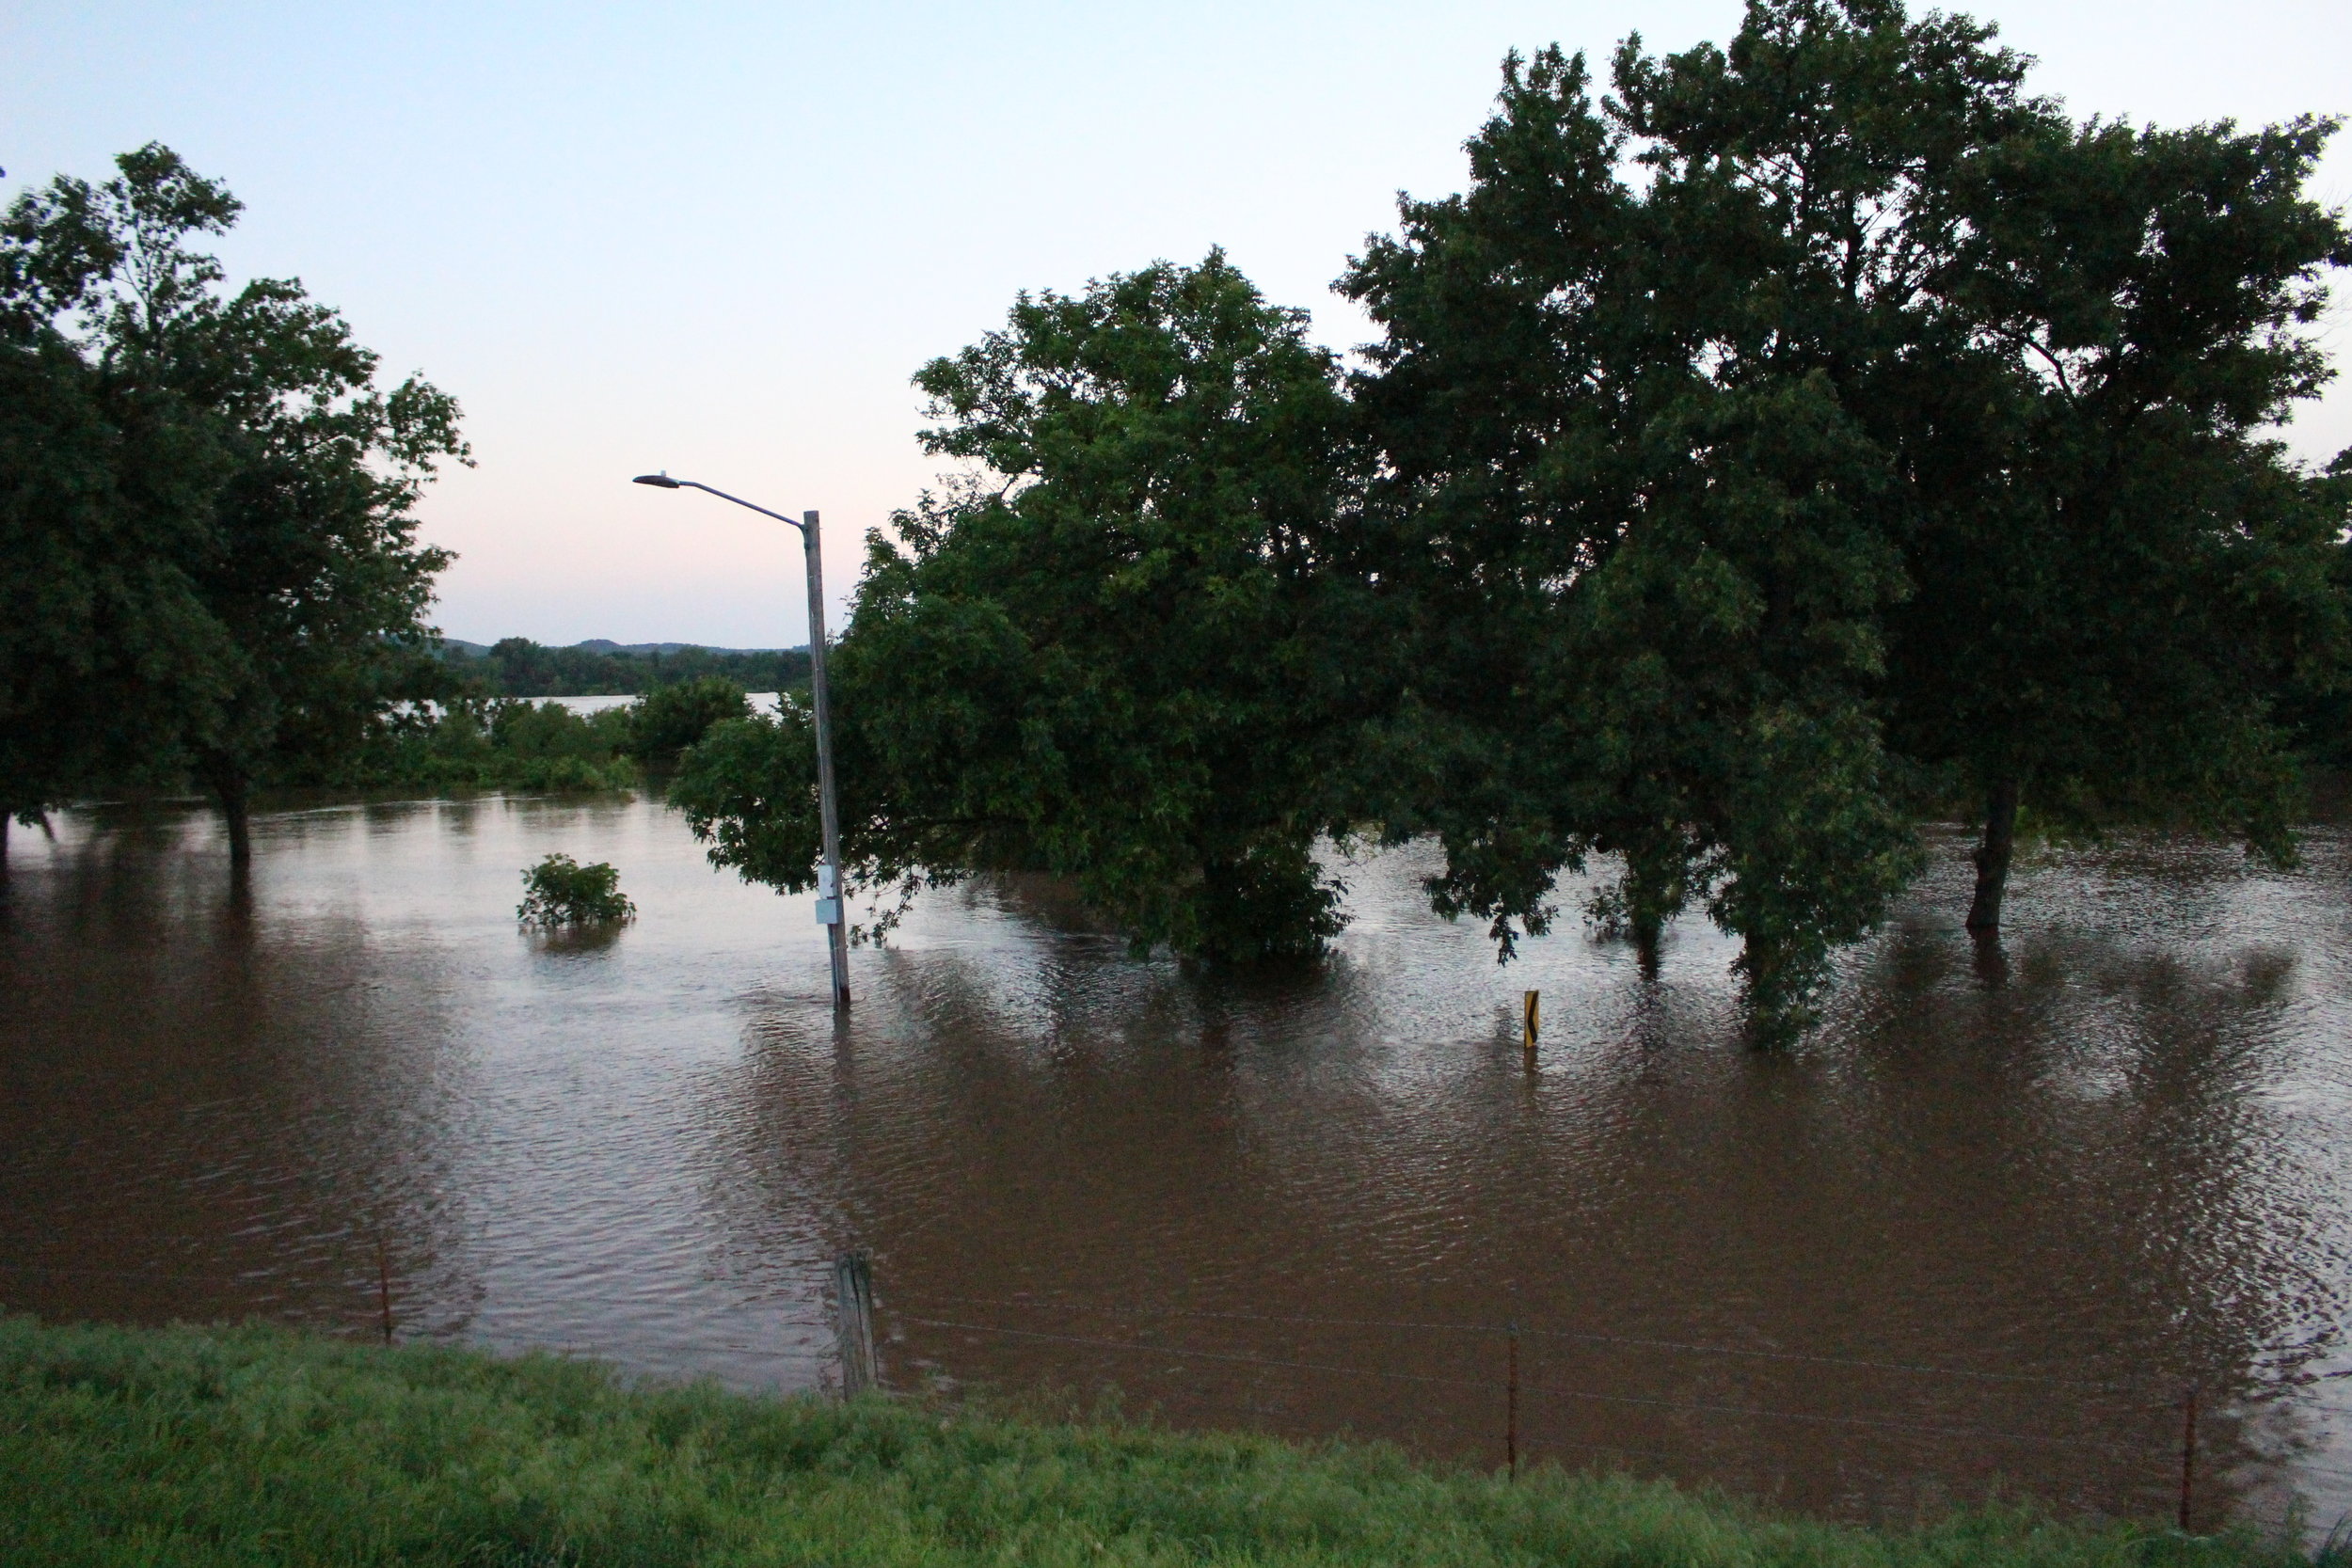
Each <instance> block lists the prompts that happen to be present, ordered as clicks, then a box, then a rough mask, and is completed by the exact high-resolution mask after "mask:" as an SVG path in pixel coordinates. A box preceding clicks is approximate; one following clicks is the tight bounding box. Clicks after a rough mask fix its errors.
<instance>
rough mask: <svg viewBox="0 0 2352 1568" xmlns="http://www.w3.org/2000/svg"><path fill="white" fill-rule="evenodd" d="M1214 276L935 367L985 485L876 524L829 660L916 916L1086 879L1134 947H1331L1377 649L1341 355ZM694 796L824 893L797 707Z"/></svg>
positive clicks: (704, 769) (787, 878) (871, 842)
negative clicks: (884, 532)
mask: <svg viewBox="0 0 2352 1568" xmlns="http://www.w3.org/2000/svg"><path fill="white" fill-rule="evenodd" d="M1305 334H1306V318H1305V316H1304V314H1303V312H1300V311H1296V310H1290V309H1279V308H1276V307H1272V306H1269V305H1267V304H1266V303H1265V302H1264V301H1263V299H1262V298H1261V297H1260V296H1259V294H1258V293H1257V291H1256V290H1255V289H1254V288H1252V287H1251V286H1250V285H1249V283H1248V280H1247V279H1245V278H1244V277H1242V276H1241V274H1240V273H1238V272H1237V271H1235V270H1234V268H1233V267H1232V264H1231V263H1229V262H1228V261H1226V260H1225V258H1224V257H1223V255H1222V254H1220V253H1216V252H1212V253H1211V254H1210V256H1209V257H1208V258H1207V260H1206V261H1202V262H1201V263H1200V265H1198V266H1190V267H1186V266H1174V265H1168V264H1166V263H1162V264H1158V265H1154V266H1152V267H1148V268H1145V269H1144V270H1142V271H1140V272H1137V273H1135V274H1132V275H1128V276H1120V277H1111V278H1108V279H1106V280H1104V281H1102V282H1099V283H1096V284H1093V285H1090V286H1089V288H1088V289H1087V290H1086V291H1085V292H1084V293H1081V294H1076V295H1061V294H1056V293H1041V294H1039V295H1037V296H1035V297H1031V296H1028V295H1024V296H1022V298H1021V299H1020V301H1019V302H1018V303H1017V304H1016V305H1015V306H1014V308H1013V309H1012V312H1011V315H1010V318H1009V323H1008V325H1007V326H1006V328H1005V329H1004V330H1003V331H1001V332H993V333H991V334H989V335H988V336H987V337H986V338H985V339H983V340H982V341H980V342H978V343H977V344H975V345H973V346H972V347H970V348H967V349H965V350H964V351H963V352H962V353H961V354H959V355H956V356H953V357H950V358H944V359H939V360H935V361H933V362H932V363H931V364H930V365H929V366H927V367H925V368H924V370H923V372H921V374H920V375H918V376H917V377H916V382H917V385H919V386H920V387H921V388H923V390H924V391H925V392H927V393H928V394H930V398H931V400H932V407H933V410H934V415H935V417H936V418H938V419H939V420H941V423H940V424H939V425H938V426H937V427H936V428H934V429H932V430H930V431H928V432H927V433H926V434H925V436H924V441H925V445H926V448H927V450H929V451H931V452H933V453H936V454H939V455H943V456H948V457H952V458H956V459H960V460H962V461H963V462H964V463H966V464H967V465H968V466H969V467H968V470H967V471H966V472H965V474H963V475H962V476H961V479H960V480H959V481H958V482H957V483H954V484H953V485H952V486H951V487H950V488H949V490H948V491H947V493H946V495H944V496H929V497H926V498H925V499H924V501H923V503H922V504H921V505H920V506H918V507H917V508H915V509H914V510H913V511H911V512H906V513H902V514H900V515H898V517H897V519H896V532H897V536H898V537H897V540H896V541H895V542H894V541H890V540H886V539H884V538H882V537H881V536H879V535H877V536H876V537H875V538H874V539H873V540H872V542H871V546H870V548H869V553H868V559H867V565H866V577H865V578H864V580H863V581H862V582H861V584H860V585H859V588H858V593H857V598H856V603H855V613H854V617H853V619H852V622H851V624H850V630H849V632H848V634H847V635H846V636H845V637H844V638H843V639H842V641H841V643H840V646H839V648H838V650H837V651H836V653H835V654H834V658H833V661H832V665H831V670H832V674H833V681H834V715H835V723H836V725H837V730H838V733H837V744H838V748H839V749H838V753H837V755H838V759H839V776H840V780H841V789H842V795H843V811H842V824H843V841H844V855H845V858H846V860H847V861H848V863H849V865H850V870H851V873H852V875H853V877H854V878H856V879H859V880H862V881H864V882H865V883H866V884H869V885H883V884H897V885H899V886H901V887H903V888H905V889H906V890H907V891H909V892H910V893H911V892H912V891H913V890H914V888H916V887H918V886H920V885H921V884H922V883H923V882H924V881H925V880H937V879H954V878H956V877H959V876H961V875H964V874H966V873H970V872H974V871H982V870H1009V869H1022V870H1038V871H1045V872H1050V873H1053V874H1056V875H1059V876H1062V877H1066V878H1069V879H1072V880H1073V882H1074V883H1075V884H1076V886H1077V887H1078V888H1079V889H1080V891H1081V892H1082V894H1083V895H1085V896H1086V897H1087V898H1088V899H1089V901H1090V902H1091V903H1092V904H1093V905H1094V906H1095V907H1096V908H1097V909H1098V910H1100V911H1104V913H1106V914H1107V915H1109V916H1110V917H1111V918H1113V919H1115V920H1116V921H1118V922H1119V924H1120V927H1121V928H1123V929H1124V930H1125V931H1126V932H1127V933H1128V934H1129V936H1130V937H1131V938H1132V939H1133V941H1134V942H1136V944H1137V946H1138V947H1146V946H1149V945H1151V944H1153V943H1157V942H1166V943H1168V944H1170V945H1171V946H1172V947H1173V948H1174V949H1175V950H1176V951H1178V952H1180V953H1185V954H1197V955H1201V956H1205V957H1212V958H1231V959H1248V958H1265V957H1276V956H1281V955H1290V954H1303V953H1310V952H1312V951H1315V950H1316V949H1318V948H1319V947H1320V945H1321V943H1322V942H1323V941H1324V940H1325V939H1326V938H1327V936H1328V935H1329V934H1330V933H1332V932H1333V931H1335V930H1336V929H1337V928H1338V927H1339V916H1338V913H1337V908H1336V906H1337V901H1338V896H1339V892H1340V889H1339V886H1338V884H1337V883H1336V882H1334V881H1333V880H1332V879H1330V877H1329V876H1328V875H1327V873H1326V872H1325V871H1323V870H1322V869H1320V868H1319V867H1318V865H1317V863H1316V861H1315V859H1314V856H1313V853H1312V849H1313V846H1314V843H1315V841H1316V839H1317V837H1318V835H1321V834H1325V833H1335V834H1343V833H1345V832H1347V831H1348V829H1349V826H1350V824H1351V822H1352V821H1353V820H1354V816H1353V808H1354V804H1355V802H1354V801H1353V800H1351V799H1350V784H1349V781H1350V780H1352V779H1353V778H1354V777H1355V765H1356V760H1357V755H1358V745H1357V731H1358V728H1359V724H1360V721H1361V718H1362V716H1363V715H1364V714H1365V713H1367V712H1369V711H1371V710H1372V709H1373V708H1374V707H1375V706H1376V704H1377V701H1378V698H1377V697H1376V694H1375V691H1376V688H1377V686H1378V683H1379V680H1380V675H1379V670H1380V667H1381V663H1382V659H1381V657H1380V656H1379V654H1378V652H1377V649H1376V647H1375V646H1374V645H1372V644H1371V643H1370V642H1369V641H1368V640H1367V639H1366V638H1365V636H1364V635H1363V630H1364V628H1363V618H1364V616H1365V615H1366V613H1367V612H1368V597H1369V596H1368V594H1366V593H1365V592H1364V591H1363V589H1362V587H1361V586H1360V584H1361V580H1362V576H1361V572H1360V571H1359V569H1358V568H1357V567H1356V565H1355V564H1354V562H1352V559H1351V553H1350V552H1351V548H1352V544H1351V540H1350V538H1349V536H1348V534H1347V533H1346V531H1344V530H1343V527H1342V525H1341V523H1340V522H1339V520H1338V519H1339V518H1340V517H1341V515H1342V513H1343V500H1344V499H1345V492H1346V487H1347V484H1348V482H1349V475H1350V472H1351V463H1350V458H1349V449H1348V444H1347V443H1348V436H1347V410H1346V406H1345V404H1344V403H1343V399H1342V396H1341V394H1340V391H1339V386H1338V381H1339V372H1338V368H1337V366H1336V365H1335V363H1334V362H1333V360H1332V357H1331V356H1329V355H1328V354H1327V353H1326V352H1325V351H1323V350H1321V349H1319V348H1316V347H1314V346H1313V345H1311V343H1309V342H1308V341H1307V340H1306V335H1305ZM673 799H674V800H677V801H678V802H679V803H680V804H681V805H683V806H684V807H685V809H686V810H687V812H688V814H689V816H690V819H691V821H692V822H693V824H694V826H695V828H696V831H697V832H702V833H704V834H705V835H707V836H709V837H711V838H712V839H713V840H714V841H715V844H716V847H715V848H714V850H713V858H714V860H717V861H718V862H720V863H723V864H732V865H736V866H738V867H739V868H741V870H742V871H743V873H744V874H745V875H746V876H748V877H754V878H757V879H762V880H766V881H770V882H773V883H776V884H778V885H780V886H785V887H790V888H803V887H806V886H808V885H810V883H811V880H812V879H813V876H814V872H813V866H814V863H815V862H816V860H817V843H818V829H817V810H816V800H815V761H814V745H813V740H812V738H811V736H810V733H809V729H808V719H807V714H806V710H805V709H804V708H803V707H801V706H798V705H793V706H789V707H787V710H786V711H785V713H784V714H783V715H782V716H781V718H780V719H779V720H778V721H772V722H771V721H765V720H751V721H737V722H732V723H723V724H720V725H718V726H716V727H715V728H714V729H713V730H712V731H711V732H710V734H709V735H708V736H707V737H706V738H705V739H704V740H703V742H702V743H701V744H699V745H698V746H696V747H695V748H694V749H693V750H692V751H691V752H689V753H688V754H687V756H686V759H685V762H684V764H683V767H682V769H681V772H680V774H679V777H678V779H677V782H676V784H675V787H674V791H673Z"/></svg>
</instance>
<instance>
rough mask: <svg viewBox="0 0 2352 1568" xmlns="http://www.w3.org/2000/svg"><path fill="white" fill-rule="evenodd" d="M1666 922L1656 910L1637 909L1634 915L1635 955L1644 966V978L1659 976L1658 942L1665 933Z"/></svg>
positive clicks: (1653, 978) (1650, 978)
mask: <svg viewBox="0 0 2352 1568" xmlns="http://www.w3.org/2000/svg"><path fill="white" fill-rule="evenodd" d="M1665 929H1666V923H1665V922H1664V921H1663V920H1661V919H1660V918H1659V915H1658V912H1657V911H1655V910H1637V911H1635V912H1634V915H1633V956H1634V958H1636V959H1637V960H1639V962H1640V963H1641V966H1642V978H1643V979H1645V980H1655V979H1657V978H1658V942H1659V939H1660V938H1661V936H1662V935H1663V934H1664V933H1665Z"/></svg>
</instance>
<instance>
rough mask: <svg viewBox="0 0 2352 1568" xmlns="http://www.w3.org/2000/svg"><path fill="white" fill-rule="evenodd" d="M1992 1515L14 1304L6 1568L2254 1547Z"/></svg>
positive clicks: (1921, 1558)
mask: <svg viewBox="0 0 2352 1568" xmlns="http://www.w3.org/2000/svg"><path fill="white" fill-rule="evenodd" d="M2296 1561H2299V1559H2296V1558H2294V1557H2292V1556H2289V1555H2287V1554H2285V1553H2283V1552H2279V1551H2272V1550H2267V1549H2265V1548H2264V1547H2262V1546H2260V1545H2259V1544H2256V1543H2254V1542H2253V1541H2251V1540H2250V1539H2249V1540H2216V1541H2193V1540H2184V1539H2181V1538H2179V1537H2175V1536H2171V1535H2169V1534H2167V1533H2165V1532H2161V1531H2158V1530H2155V1529H2153V1528H2125V1527H2120V1526H2119V1527H2108V1528H2094V1527H2073V1526H2059V1525H2055V1524H2051V1523H2048V1522H2046V1521H2040V1520H2036V1519H2034V1518H2032V1517H2029V1516H2026V1515H2023V1514H2003V1513H1977V1514H1970V1515H1964V1516H1961V1517H1956V1518H1953V1519H1950V1520H1947V1521H1945V1522H1942V1523H1940V1524H1937V1525H1934V1526H1931V1527H1927V1528H1920V1529H1917V1530H1914V1531H1908V1532H1899V1533H1887V1532H1873V1531H1867V1530H1862V1529H1855V1528H1844V1527H1838V1526H1831V1525H1821V1524H1810V1523H1803V1522H1795V1521H1775V1520H1771V1519H1765V1518H1761V1517H1757V1516H1753V1515H1750V1514H1748V1513H1744V1512H1742V1511H1741V1510H1739V1509H1737V1508H1734V1507H1731V1506H1728V1505H1724V1504H1721V1503H1716V1502H1710V1501H1706V1500H1703V1499H1699V1498H1694V1497H1691V1496H1689V1495H1687V1494H1683V1493H1679V1492H1677V1491H1675V1490H1673V1489H1671V1488H1668V1487H1664V1486H1661V1485H1652V1484H1645V1483H1638V1482H1633V1481H1625V1480H1614V1479H1599V1478H1575V1477H1567V1476H1563V1475H1559V1474H1556V1473H1549V1472H1547V1473H1542V1474H1538V1475H1535V1476H1533V1477H1530V1478H1523V1479H1522V1480H1521V1481H1518V1483H1517V1484H1516V1485H1514V1484H1510V1483H1506V1482H1504V1481H1500V1480H1498V1479H1495V1478H1491V1477H1484V1476H1469V1475H1460V1474H1453V1475H1449V1474H1443V1473H1439V1472H1436V1471H1432V1470H1430V1469H1427V1468H1424V1467H1421V1466H1417V1465H1412V1464H1409V1463H1407V1462H1406V1461H1405V1460H1403V1459H1401V1458H1399V1457H1397V1456H1395V1455H1393V1454H1391V1453H1389V1452H1386V1451H1383V1450H1379V1449H1343V1448H1329V1449H1302V1448H1298V1447H1295V1446H1291V1445H1287V1444H1282V1443H1278V1442H1272V1441H1266V1440H1262V1439H1255V1438H1245V1437H1225V1436H1179V1435H1174V1434H1170V1433H1159V1432H1152V1431H1147V1430H1138V1429H1133V1428H1120V1427H1085V1426H1067V1425H1054V1424H1047V1423H1027V1422H1018V1421H1009V1420H1000V1419H990V1418H967V1417H962V1416H947V1415H945V1414H944V1413H942V1412H940V1411H936V1410H930V1411H927V1410H923V1409H919V1408H915V1407H913V1406H910V1405H900V1404H888V1403H883V1402H873V1403H870V1404H865V1405H861V1406H858V1407H854V1408H849V1409H844V1408H841V1407H839V1406H834V1405H826V1404H821V1403H818V1402H814V1401H809V1400H773V1399H755V1398H746V1397H742V1396H738V1395H730V1394H724V1393H720V1392H718V1391H715V1390H713V1389H709V1388H705V1387H696V1388H683V1389H679V1388H667V1389H650V1390H632V1389H629V1388H627V1387H624V1386H620V1385H618V1384H616V1383H615V1382H614V1381H613V1380H612V1379H611V1378H609V1377H607V1376H605V1375H604V1374H602V1373H600V1372H598V1371H597V1370H594V1369H592V1368H588V1367H584V1366H580V1365H577V1364H569V1363H564V1362H559V1361H553V1360H547V1359H542V1358H535V1357H534V1358H527V1359H523V1360H516V1361H501V1360H497V1359H494V1358H491V1357H488V1356H485V1355H480V1354H469V1353H463V1352H455V1351H445V1350H430V1349H422V1348H404V1349H400V1350H393V1351H385V1350H379V1349H374V1348H371V1347H366V1346H359V1345H352V1344H346V1343H342V1342H337V1341H329V1340H321V1339H315V1338H299V1337H296V1336H293V1335H290V1334H285V1333H281V1332H277V1331H272V1330H263V1329H238V1330H220V1331H198V1330H171V1331H165V1332H149V1331H132V1330H121V1329H107V1328H85V1327H68V1328H58V1327H40V1326H38V1325H36V1324H35V1323H31V1322H30V1321H28V1320H24V1319H8V1320H0V1562H7V1563H11V1564H13V1563H26V1564H32V1563H40V1564H75V1563H140V1564H163V1563H171V1564H182V1563H186V1564H226V1563H240V1564H243V1563H337V1564H360V1563H371V1564H372V1563H383V1564H390V1563H403V1564H444V1563H445V1564H468V1565H477V1568H478V1565H487V1564H510V1563H511V1564H517V1565H520V1564H534V1565H536V1564H556V1563H564V1564H571V1563H579V1564H595V1563H613V1564H623V1563H626V1564H630V1565H633V1568H653V1565H657V1564H669V1563H729V1564H733V1563H828V1564H836V1565H847V1564H880V1563H926V1564H929V1563H966V1562H969V1563H981V1562H987V1563H1041V1564H1079V1563H1085V1564H1106V1563H1179V1562H1215V1563H1231V1564H1240V1563H1282V1564H1300V1565H1304V1564H1319V1563H1398V1564H1405V1563H1412V1564H1453V1563H1540V1562H1557V1563H1579V1564H1612V1565H1624V1568H1635V1565H1651V1564H1655V1565H1658V1568H1712V1565H1715V1564H1723V1565H1724V1568H1734V1565H1736V1568H1768V1565H1773V1564H1783V1563H1786V1564H1791V1565H1794V1564H1800V1563H1802V1564H1822V1565H1847V1564H1851V1565H1853V1568H1902V1565H1910V1564H1920V1565H1931V1564H1932V1565H1939V1568H1941V1565H1956V1564H1960V1563H1992V1564H2011V1563H2013V1564H2019V1565H2025V1564H2032V1565H2035V1568H2061V1565H2071V1564H2077V1563H2079V1564H2115V1565H2118V1568H2121V1565H2124V1564H2132V1565H2141V1564H2168V1565H2169V1564H2179V1565H2184V1568H2186V1565H2191V1564H2217V1565H2218V1564H2225V1563H2226V1564H2243V1563H2256V1562H2265V1563H2269V1562H2276V1563H2280V1564H2285V1563H2290V1562H2296Z"/></svg>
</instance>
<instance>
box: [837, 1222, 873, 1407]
mask: <svg viewBox="0 0 2352 1568" xmlns="http://www.w3.org/2000/svg"><path fill="white" fill-rule="evenodd" d="M833 1282H834V1297H835V1299H836V1301H837V1302H838V1304H839V1307H840V1311H841V1326H840V1331H839V1341H838V1342H839V1344H840V1349H841V1397H842V1398H843V1399H845V1400H853V1399H855V1398H857V1397H858V1396H859V1395H860V1394H863V1393H865V1392H866V1390H867V1389H869V1388H872V1387H873V1386H875V1385H876V1384H878V1383H880V1382H881V1381H882V1372H881V1369H880V1367H879V1366H877V1364H876V1362H875V1359H874V1271H873V1266H872V1264H871V1263H869V1262H868V1261H867V1259H866V1254H864V1253H862V1252H845V1253H843V1254H842V1255H841V1257H840V1258H839V1259H837V1260H836V1261H835V1262H834V1266H833Z"/></svg>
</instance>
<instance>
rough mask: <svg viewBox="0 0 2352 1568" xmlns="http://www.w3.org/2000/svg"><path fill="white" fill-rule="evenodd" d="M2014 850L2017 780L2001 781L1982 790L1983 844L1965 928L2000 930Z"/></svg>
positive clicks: (1979, 852) (1979, 846)
mask: <svg viewBox="0 0 2352 1568" xmlns="http://www.w3.org/2000/svg"><path fill="white" fill-rule="evenodd" d="M2016 847H2017V781H2016V780H2014V779H2003V780H2001V781H1999V782H1998V783H1996V784H1994V785H1993V787H1992V788H1990V789H1988V790H1986V791H1985V797H1984V842H1983V843H1981V844H1979V845H1978V846H1977V897H1976V901H1975V902H1974V903H1972V904H1970V905H1969V906H1968V929H1970V930H1972V931H1997V930H1999V929H2000V928H2001V895H2003V894H2004V893H2007V892H2008V891H2009V861H2010V852H2011V851H2012V850H2014V849H2015V848H2016Z"/></svg>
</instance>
